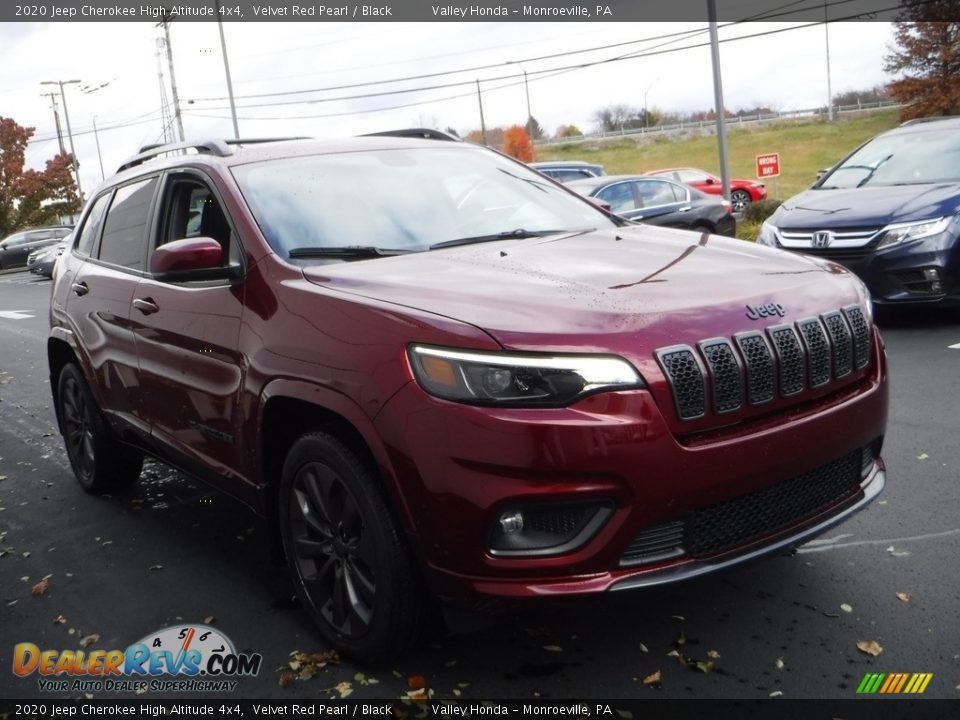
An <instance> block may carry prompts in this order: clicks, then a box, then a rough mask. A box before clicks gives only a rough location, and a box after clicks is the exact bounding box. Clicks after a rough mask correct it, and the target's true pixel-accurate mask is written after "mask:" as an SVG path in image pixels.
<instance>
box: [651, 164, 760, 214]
mask: <svg viewBox="0 0 960 720" xmlns="http://www.w3.org/2000/svg"><path fill="white" fill-rule="evenodd" d="M644 175H653V176H655V177H663V178H668V179H670V180H676V181H677V182H682V183H684V184H686V185H690V186H691V187H695V188H696V189H697V190H700V191H701V192H705V193H707V194H709V195H723V181H722V180H721V179H720V178H718V177H717V176H715V175H711V174H710V173H708V172H705V171H703V170H698V169H697V168H665V169H663V170H650V171H649V172H645V173H644ZM766 197H767V188H766V186H765V185H764V184H763V183H762V182H757V181H756V180H744V179H743V178H731V179H730V202H731V203H732V204H733V211H734V212H736V213H740V212H743V211H744V210H745V209H746V208H747V205H749V204H750V203H754V202H759V201H760V200H764V199H765V198H766Z"/></svg>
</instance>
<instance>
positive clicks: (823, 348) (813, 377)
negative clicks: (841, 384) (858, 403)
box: [797, 319, 831, 387]
mask: <svg viewBox="0 0 960 720" xmlns="http://www.w3.org/2000/svg"><path fill="white" fill-rule="evenodd" d="M797 327H798V328H800V334H801V335H802V336H803V344H804V346H805V347H806V349H807V367H808V368H809V370H810V387H822V386H823V385H826V384H827V383H828V382H830V365H831V362H830V343H829V342H827V336H826V334H825V333H824V332H823V326H822V325H821V324H820V321H819V320H816V319H811V320H801V321H800V322H798V323H797Z"/></svg>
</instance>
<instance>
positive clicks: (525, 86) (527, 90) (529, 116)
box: [507, 60, 534, 140]
mask: <svg viewBox="0 0 960 720" xmlns="http://www.w3.org/2000/svg"><path fill="white" fill-rule="evenodd" d="M507 65H519V66H520V70H521V71H522V72H523V90H524V92H525V93H526V95H527V135H529V136H530V139H531V140H533V135H534V133H533V111H532V110H530V82H529V80H528V79H527V69H526V68H525V67H524V66H523V63H521V62H520V61H519V60H508V61H507Z"/></svg>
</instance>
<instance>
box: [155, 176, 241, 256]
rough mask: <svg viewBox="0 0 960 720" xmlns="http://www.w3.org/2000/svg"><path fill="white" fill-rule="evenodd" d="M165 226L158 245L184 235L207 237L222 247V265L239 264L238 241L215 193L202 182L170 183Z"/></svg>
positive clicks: (165, 204)
mask: <svg viewBox="0 0 960 720" xmlns="http://www.w3.org/2000/svg"><path fill="white" fill-rule="evenodd" d="M164 206H165V209H164V214H163V218H164V226H163V231H162V234H161V236H160V239H159V242H158V245H163V244H164V243H168V242H173V241H174V240H183V239H184V238H193V237H208V238H212V239H214V240H216V241H217V242H218V243H220V245H221V246H222V247H223V264H224V265H226V264H228V263H239V262H240V249H239V244H238V243H237V242H236V241H235V240H234V234H233V230H232V229H231V227H230V223H229V222H228V221H227V217H226V215H225V214H224V212H223V209H222V207H221V206H220V203H219V202H218V200H217V198H216V196H215V195H214V194H213V192H211V190H210V188H209V187H207V185H205V184H204V183H203V182H201V181H199V180H194V179H177V180H173V181H171V182H170V185H169V186H168V189H167V192H166V193H165V201H164Z"/></svg>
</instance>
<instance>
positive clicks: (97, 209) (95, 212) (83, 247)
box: [77, 193, 110, 256]
mask: <svg viewBox="0 0 960 720" xmlns="http://www.w3.org/2000/svg"><path fill="white" fill-rule="evenodd" d="M109 203H110V193H106V194H104V195H101V196H100V197H98V198H97V200H96V202H95V203H94V204H93V207H92V208H90V212H89V213H87V219H86V220H85V221H84V223H83V227H82V228H81V229H80V234H79V236H78V240H77V252H78V253H79V254H80V255H84V256H87V255H89V254H90V251H91V250H93V244H94V243H95V242H96V241H97V235H99V234H100V227H101V226H102V225H103V216H104V214H105V213H106V212H107V205H108V204H109Z"/></svg>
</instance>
